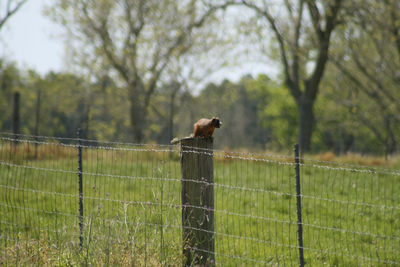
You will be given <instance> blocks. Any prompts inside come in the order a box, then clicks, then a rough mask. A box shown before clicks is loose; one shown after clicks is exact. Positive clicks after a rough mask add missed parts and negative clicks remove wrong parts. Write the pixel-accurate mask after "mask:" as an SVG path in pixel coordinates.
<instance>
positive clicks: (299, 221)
mask: <svg viewBox="0 0 400 267" xmlns="http://www.w3.org/2000/svg"><path fill="white" fill-rule="evenodd" d="M294 162H295V168H296V206H297V232H298V240H299V266H300V267H303V266H304V254H303V223H302V219H301V190H300V153H299V145H298V144H295V145H294Z"/></svg>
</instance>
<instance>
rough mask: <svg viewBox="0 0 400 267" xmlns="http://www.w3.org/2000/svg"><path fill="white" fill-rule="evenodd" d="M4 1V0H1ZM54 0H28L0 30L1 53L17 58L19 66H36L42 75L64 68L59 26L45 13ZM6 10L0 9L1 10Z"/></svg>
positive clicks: (10, 59)
mask: <svg viewBox="0 0 400 267" xmlns="http://www.w3.org/2000/svg"><path fill="white" fill-rule="evenodd" d="M0 1H2V0H0ZM49 2H51V0H28V2H27V3H26V4H25V5H24V6H22V7H21V9H20V10H19V11H18V12H17V13H15V14H14V15H13V16H12V17H11V18H10V19H9V20H8V21H7V22H6V24H5V26H4V28H3V29H2V31H1V32H0V42H1V45H0V56H1V57H2V58H4V57H5V58H6V59H7V60H9V61H15V62H16V63H17V65H18V67H21V68H33V69H34V70H36V71H37V72H39V73H41V74H45V73H47V72H49V71H51V70H53V71H61V70H62V68H61V67H62V65H63V64H62V60H63V55H64V53H63V44H62V41H61V39H60V38H57V35H60V34H61V32H62V31H61V29H60V27H59V26H58V25H55V24H54V23H52V22H51V21H50V20H49V19H48V18H46V17H45V16H43V8H44V6H45V4H46V3H49ZM3 12H4V9H2V10H1V13H3Z"/></svg>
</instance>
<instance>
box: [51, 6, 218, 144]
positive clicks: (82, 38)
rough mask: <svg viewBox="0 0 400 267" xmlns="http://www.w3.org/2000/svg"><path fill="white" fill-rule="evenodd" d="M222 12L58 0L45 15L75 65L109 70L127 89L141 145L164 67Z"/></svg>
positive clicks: (185, 7)
mask: <svg viewBox="0 0 400 267" xmlns="http://www.w3.org/2000/svg"><path fill="white" fill-rule="evenodd" d="M224 7H225V5H220V6H208V5H205V4H203V3H202V1H196V0H191V1H172V0H171V1H157V0H151V1H149V0H118V1H112V0H104V1H91V0H78V1H75V0H64V1H58V2H57V3H56V4H55V5H54V6H53V8H52V9H51V13H52V14H53V18H54V19H55V20H56V21H57V22H59V23H60V24H61V25H63V26H64V27H66V29H67V31H68V33H69V37H72V40H74V41H73V42H75V44H74V45H73V46H74V47H73V49H75V52H78V53H77V54H76V55H77V56H79V59H80V62H79V63H80V64H81V66H84V67H86V68H88V69H94V68H99V69H110V74H111V75H114V76H115V77H116V78H117V79H118V81H120V83H122V84H123V85H124V87H125V88H126V89H127V98H128V100H129V103H130V110H129V114H130V123H131V127H132V131H133V136H134V139H135V141H137V142H141V141H142V140H143V138H144V130H145V129H146V126H147V116H148V108H149V105H150V103H151V99H152V97H153V95H154V93H155V92H156V89H157V87H158V86H159V85H160V83H161V80H162V77H163V75H164V74H165V72H166V71H167V70H168V67H169V63H170V62H171V61H173V60H174V59H175V58H176V57H179V56H180V55H183V54H185V53H187V52H188V51H189V50H190V49H191V47H192V45H193V43H194V42H195V41H196V31H197V30H198V29H199V28H201V27H202V26H203V25H204V24H205V23H206V20H207V19H209V18H210V17H212V15H213V14H214V13H215V12H216V11H217V10H218V9H220V8H224ZM90 60H91V61H90Z"/></svg>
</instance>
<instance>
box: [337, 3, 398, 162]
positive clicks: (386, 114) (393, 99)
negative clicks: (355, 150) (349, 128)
mask: <svg viewBox="0 0 400 267" xmlns="http://www.w3.org/2000/svg"><path fill="white" fill-rule="evenodd" d="M353 10H356V11H355V16H354V19H353V20H352V21H351V23H349V24H348V27H347V29H346V30H344V31H339V32H338V34H339V36H340V37H341V38H338V40H341V41H338V42H337V43H336V44H333V45H334V47H333V48H334V49H335V50H336V53H335V54H336V55H335V57H333V58H332V62H333V63H334V66H335V67H336V68H337V69H338V70H339V73H340V74H341V75H342V76H343V79H341V80H340V81H339V86H341V88H344V89H346V90H347V91H349V92H351V93H352V94H353V95H356V97H355V98H353V99H351V100H352V101H338V103H342V105H344V106H347V107H348V108H349V109H351V110H353V111H354V113H355V114H354V115H355V116H356V118H357V120H359V121H360V122H361V123H362V124H363V125H364V126H365V127H367V128H368V129H369V130H370V131H371V132H372V133H373V134H374V135H375V138H376V139H377V140H378V141H379V143H380V144H381V146H382V145H383V147H384V151H385V154H386V155H388V154H392V153H393V152H395V151H396V149H397V143H398V142H399V139H398V133H399V130H400V128H399V125H400V116H399V114H400V108H399V105H398V100H399V99H400V92H399V90H398V89H399V85H398V84H399V81H400V80H399V78H400V75H399V71H398V70H399V69H400V11H399V10H400V3H399V1H395V0H385V1H376V0H370V1H368V4H367V5H361V6H360V5H357V2H356V3H355V4H354V7H353ZM343 47H345V49H344V48H343Z"/></svg>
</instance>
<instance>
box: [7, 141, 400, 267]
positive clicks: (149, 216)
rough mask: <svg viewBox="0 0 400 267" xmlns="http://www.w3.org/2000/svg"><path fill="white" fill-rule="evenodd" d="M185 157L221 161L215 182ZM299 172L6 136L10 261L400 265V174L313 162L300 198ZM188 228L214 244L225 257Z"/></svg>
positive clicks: (247, 157) (238, 160)
mask: <svg viewBox="0 0 400 267" xmlns="http://www.w3.org/2000/svg"><path fill="white" fill-rule="evenodd" d="M16 137H17V138H16ZM216 141H217V140H216ZM78 148H80V149H82V158H81V160H82V165H83V170H81V171H79V170H78V152H77V149H78ZM35 150H36V152H34V151H35ZM182 153H187V154H189V155H191V154H195V155H201V156H206V157H213V158H214V160H213V161H214V162H213V170H212V173H213V177H214V178H213V179H214V180H213V181H212V182H209V181H207V180H204V179H202V177H193V178H190V179H187V178H185V177H182V173H181V165H180V157H181V156H182ZM35 154H36V156H35ZM194 164H197V163H194ZM196 166H198V165H196ZM295 166H296V162H295V157H294V156H282V155H273V154H261V153H241V152H230V151H221V150H214V149H202V148H193V147H190V146H184V145H182V147H181V148H179V146H170V145H163V146H161V145H151V144H150V145H143V144H128V143H121V142H99V141H96V140H84V139H80V138H54V137H45V136H28V135H18V136H15V135H13V134H8V133H0V192H1V194H0V195H1V199H0V207H2V208H1V212H0V216H1V219H0V239H1V240H2V241H1V240H0V243H1V244H0V247H1V250H2V251H3V252H0V262H1V263H4V264H6V265H7V264H15V263H16V264H18V263H22V264H24V263H25V264H29V263H32V264H37V263H43V262H45V263H57V261H59V260H60V259H59V258H60V257H59V255H63V256H64V257H65V258H66V260H68V262H71V263H77V264H80V263H95V265H97V264H96V263H98V264H112V263H120V264H122V265H125V264H126V265H131V264H146V265H149V266H152V265H171V264H172V265H176V264H178V265H179V264H184V265H190V264H195V263H196V261H197V260H198V259H196V257H198V258H201V257H203V256H201V255H206V257H207V255H212V259H213V261H212V262H211V264H216V265H237V264H239V265H240V264H243V263H245V262H251V263H253V264H256V265H257V264H261V265H291V266H292V265H299V259H300V265H302V262H301V256H300V254H301V253H304V264H305V265H321V264H331V265H339V266H342V265H360V264H369V265H395V266H396V265H400V256H399V255H398V251H400V242H399V241H400V196H399V192H400V172H399V171H397V170H388V169H378V168H369V167H368V168H361V167H356V166H349V165H345V166H342V165H339V164H336V163H327V162H322V161H311V160H304V161H303V162H301V163H298V164H297V166H298V167H299V173H298V174H299V177H300V179H301V180H300V184H299V185H301V193H300V194H298V193H297V192H296V179H295V177H296V172H295ZM79 174H80V175H82V192H81V193H82V194H80V192H79V186H78V185H79V184H78V175H79ZM185 182H186V183H189V184H193V185H196V186H195V187H194V189H196V188H199V187H200V188H201V190H200V191H199V192H200V193H201V192H203V191H202V190H203V188H210V187H211V188H213V199H214V203H215V206H213V207H212V208H210V207H208V206H204V205H203V204H196V205H190V204H187V203H182V202H181V196H180V195H181V193H182V192H181V191H182V185H183V183H185ZM297 197H300V198H301V201H302V206H301V210H300V212H301V215H302V221H301V222H300V223H299V221H298V217H297V216H298V213H297V211H298V210H296V203H297V202H296V200H297ZM79 199H82V200H83V202H82V207H81V208H82V209H79V204H78V203H79ZM185 209H188V210H191V212H193V214H194V213H196V214H198V213H197V211H203V212H212V213H213V216H214V218H215V221H214V226H213V227H214V228H213V229H212V230H207V229H204V228H202V226H193V225H185V221H182V216H183V213H182V212H183V211H184V210H185ZM81 212H83V213H81ZM201 214H203V213H201ZM204 214H206V213H204ZM188 216H190V214H189V215H188ZM196 216H198V215H196ZM198 220H199V221H203V222H206V221H207V220H209V218H207V217H206V216H205V217H203V218H198ZM79 222H81V225H82V228H81V232H80V230H79ZM200 225H202V224H200ZM298 226H301V227H302V230H301V231H302V234H303V236H302V240H303V242H304V243H303V246H300V245H299V239H298V234H299V231H298ZM182 231H193V232H195V233H205V234H208V236H209V237H210V236H212V238H213V240H214V241H213V242H215V248H214V247H213V249H203V248H201V246H200V245H199V246H198V245H196V243H193V242H192V243H190V242H189V243H186V242H185V240H184V239H185V237H184V236H183V235H182ZM210 234H211V235H210ZM190 241H192V240H190ZM33 244H36V245H39V246H42V247H46V248H48V250H47V252H46V253H47V254H46V256H44V255H43V250H42V251H37V249H35V246H34V245H33ZM185 249H186V251H189V252H190V253H192V254H191V255H194V258H193V259H192V262H187V261H186V262H185V259H188V258H190V257H189V256H188V255H187V254H185ZM299 253H300V254H299ZM57 255H58V256H57ZM199 255H200V256H199ZM210 257H211V256H210Z"/></svg>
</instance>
